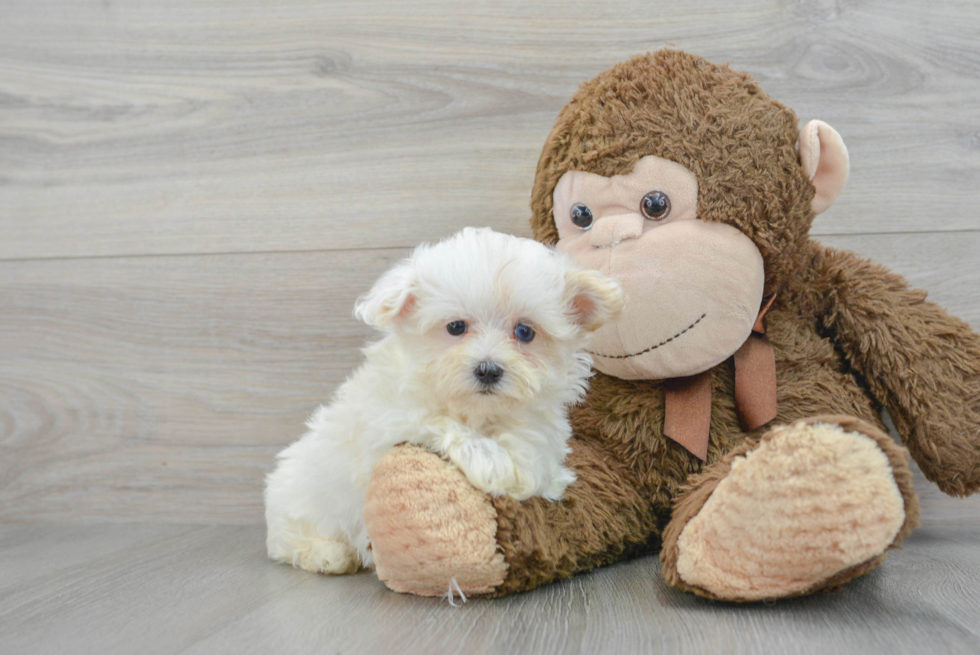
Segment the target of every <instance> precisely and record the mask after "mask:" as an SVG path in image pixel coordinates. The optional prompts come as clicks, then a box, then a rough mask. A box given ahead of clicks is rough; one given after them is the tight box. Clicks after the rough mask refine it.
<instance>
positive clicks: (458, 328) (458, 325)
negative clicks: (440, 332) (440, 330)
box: [446, 321, 466, 337]
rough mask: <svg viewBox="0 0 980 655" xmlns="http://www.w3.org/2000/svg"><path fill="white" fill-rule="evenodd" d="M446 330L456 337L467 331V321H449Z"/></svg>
mask: <svg viewBox="0 0 980 655" xmlns="http://www.w3.org/2000/svg"><path fill="white" fill-rule="evenodd" d="M446 332H448V333H449V334H451V335H453V336H454V337H458V336H459V335H461V334H463V333H464V332H466V321H453V322H452V323H447V324H446Z"/></svg>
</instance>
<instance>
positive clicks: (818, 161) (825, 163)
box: [796, 121, 850, 214]
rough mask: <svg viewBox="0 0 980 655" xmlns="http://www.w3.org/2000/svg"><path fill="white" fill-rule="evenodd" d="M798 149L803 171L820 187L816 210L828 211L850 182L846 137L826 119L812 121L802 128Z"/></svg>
mask: <svg viewBox="0 0 980 655" xmlns="http://www.w3.org/2000/svg"><path fill="white" fill-rule="evenodd" d="M796 151H797V152H798V153H799V155H800V165H801V166H802V167H803V172H804V173H806V176H807V177H808V178H810V182H812V183H813V186H814V188H816V190H817V193H816V195H814V196H813V205H812V207H813V211H814V212H815V213H817V214H819V213H820V212H823V211H826V210H827V209H828V208H829V207H830V206H831V205H832V204H834V201H835V200H837V196H839V195H840V193H841V191H843V190H844V185H846V184H847V174H848V171H849V170H850V164H849V161H848V157H847V147H846V146H845V145H844V139H842V138H840V134H838V133H837V130H835V129H834V128H832V127H831V126H829V125H827V124H826V123H824V122H823V121H810V122H809V123H807V124H806V125H804V126H803V129H802V130H800V138H799V141H797V142H796Z"/></svg>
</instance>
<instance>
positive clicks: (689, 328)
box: [585, 314, 707, 359]
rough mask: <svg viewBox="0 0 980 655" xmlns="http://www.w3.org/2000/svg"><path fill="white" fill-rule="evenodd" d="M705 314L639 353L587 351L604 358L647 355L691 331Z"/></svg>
mask: <svg viewBox="0 0 980 655" xmlns="http://www.w3.org/2000/svg"><path fill="white" fill-rule="evenodd" d="M705 316H707V314H701V316H700V317H699V318H698V320H696V321H694V322H693V323H691V324H690V325H688V326H687V327H686V328H684V329H683V330H681V331H680V332H678V333H677V334H675V335H674V336H672V337H671V338H669V339H665V340H663V341H661V342H660V343H658V344H656V345H655V346H650V347H649V348H647V349H646V350H641V351H640V352H638V353H633V354H632V355H602V354H600V353H594V352H592V351H591V350H586V351H585V352H587V353H589V354H590V355H593V356H595V357H602V358H604V359H628V358H630V357H636V356H637V355H645V354H646V353H648V352H650V351H651V350H656V349H657V348H659V347H660V346H665V345H667V344H668V343H670V342H671V341H673V340H674V339H676V338H677V337H679V336H681V335H682V334H684V333H685V332H688V331H689V330H691V329H692V328H693V327H694V326H695V325H697V324H698V323H700V322H701V321H702V320H704V317H705Z"/></svg>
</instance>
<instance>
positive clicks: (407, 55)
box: [0, 0, 980, 523]
mask: <svg viewBox="0 0 980 655" xmlns="http://www.w3.org/2000/svg"><path fill="white" fill-rule="evenodd" d="M978 33H980V3H977V2H976V1H975V0H958V1H950V2H941V3H940V2H924V1H921V0H920V1H916V0H869V1H861V2H858V1H854V2H850V1H839V2H834V1H820V0H818V1H790V0H754V1H749V2H737V3H735V2H729V1H722V0H699V1H697V2H684V3H679V2H666V1H662V0H657V1H655V2H641V1H640V0H628V1H611V2H601V3H597V2H592V1H589V2H585V1H566V2H560V3H559V2H536V3H525V2H496V1H495V2H474V3H469V2H467V3H461V2H454V1H451V0H431V1H422V2H398V1H397V0H384V1H380V2H374V1H371V2H367V1H363V0H352V1H344V2H339V1H333V0H328V1H325V0H315V1H314V0H310V1H300V0H285V1H282V2H275V3H273V2H258V1H255V0H236V1H234V2H232V1H230V0H201V1H198V0H183V1H180V2H164V1H163V0H133V1H126V2H121V1H120V2H116V1H113V0H104V1H101V2H100V1H90V0H84V1H75V0H72V1H69V0H54V1H53V2H44V3H41V2H37V1H36V0H6V1H5V2H4V3H3V6H2V7H0V521H53V520H58V521H77V522H95V521H106V520H108V521H145V522H175V523H176V522H187V523H255V522H259V521H261V520H262V517H261V497H260V492H261V485H262V476H263V474H264V472H266V471H268V470H269V468H270V467H271V465H272V461H273V455H274V453H275V452H276V451H277V450H278V449H279V448H281V447H282V446H283V445H284V444H286V443H288V442H289V441H291V440H292V439H293V438H295V437H296V436H297V435H298V434H299V433H300V432H301V430H302V423H303V420H304V418H305V416H306V415H307V414H308V413H309V412H310V411H311V410H312V409H313V408H314V407H315V405H316V403H318V402H320V401H324V400H326V399H328V398H329V396H330V393H331V391H332V390H333V389H334V388H335V387H336V385H337V384H338V383H339V382H340V381H341V380H342V379H343V377H344V376H345V375H346V373H347V372H349V371H350V370H351V369H352V368H353V367H354V366H355V365H356V364H357V362H358V361H359V354H358V352H357V349H358V347H359V346H360V345H361V343H362V342H363V341H364V339H365V338H366V337H367V336H368V331H367V329H366V328H364V327H363V326H360V325H358V324H357V323H356V322H355V321H354V320H353V319H352V318H351V317H350V308H351V306H352V303H353V300H354V298H355V297H356V296H357V295H358V294H359V293H361V292H362V291H364V290H365V289H366V288H367V287H368V285H369V284H370V283H371V281H372V280H373V279H374V278H375V277H376V276H377V275H378V274H379V273H380V272H381V271H382V270H384V269H385V268H386V267H387V266H388V265H390V264H391V263H392V262H393V261H395V260H396V259H398V258H399V257H401V256H402V255H403V254H404V253H405V252H406V251H407V249H408V248H410V247H411V246H413V245H415V244H417V243H418V242H420V241H422V240H426V239H433V238H438V237H441V236H443V235H446V234H448V233H450V232H452V231H453V230H455V229H456V228H458V227H461V226H464V225H490V226H492V227H494V228H497V229H500V230H505V231H510V232H514V233H518V234H523V235H526V234H528V227H527V224H526V223H527V216H528V207H527V205H528V196H529V192H530V188H531V182H532V178H533V174H534V167H535V164H536V161H537V156H538V152H539V149H540V147H541V144H542V143H543V141H544V139H545V137H546V135H547V134H548V132H549V130H550V128H551V126H552V124H553V121H554V118H555V115H556V113H557V111H558V110H559V109H560V108H561V106H562V105H563V104H564V103H565V102H566V101H567V100H568V98H569V97H570V95H571V94H572V93H573V91H574V90H575V88H576V86H577V85H578V84H579V83H581V82H582V81H585V80H587V79H589V78H590V77H592V76H593V75H595V74H596V73H598V72H600V71H602V70H603V69H605V68H607V67H608V66H610V65H612V64H614V63H615V62H617V61H619V60H621V59H623V58H625V57H628V56H629V55H631V54H636V53H641V52H644V51H648V50H652V49H656V48H659V47H663V46H665V45H670V46H674V47H678V48H683V49H687V50H690V51H693V52H697V53H699V54H702V55H704V56H706V57H708V58H710V59H713V60H716V61H729V62H731V63H732V64H733V65H734V66H736V67H738V68H741V69H745V70H748V71H749V72H751V73H752V74H753V75H755V76H756V77H757V78H758V79H759V80H760V81H761V82H762V84H763V86H764V88H765V89H766V90H767V91H768V92H769V93H770V94H772V95H773V96H774V97H776V98H778V99H780V100H782V101H783V102H785V103H786V104H788V105H789V106H791V107H793V108H795V109H796V111H797V113H798V114H799V115H800V117H801V119H802V120H806V119H809V118H821V119H823V120H826V121H828V122H829V123H831V124H832V125H834V126H835V127H836V128H837V129H838V130H839V131H840V133H841V134H842V135H843V136H844V139H845V141H846V142H847V144H848V146H849V148H850V152H851V161H852V174H851V179H850V183H849V187H848V189H847V191H845V194H844V196H843V197H842V198H841V200H840V201H839V202H838V204H837V205H836V206H835V207H834V208H832V209H831V210H830V211H829V212H827V213H826V214H825V215H823V216H821V217H820V218H818V220H817V222H816V224H815V225H814V233H815V234H817V235H819V236H820V238H821V239H822V240H823V241H825V242H826V243H828V244H832V245H834V246H839V247H844V248H849V249H852V250H856V251H858V252H861V253H864V254H867V255H868V256H870V257H873V258H875V259H877V260H879V261H882V262H884V263H886V264H887V265H889V266H891V267H894V268H895V269H897V270H899V271H901V272H903V273H904V274H906V275H907V276H908V277H909V278H910V279H911V280H912V281H913V282H914V283H915V284H917V285H919V286H922V287H924V288H927V289H929V290H930V292H931V297H932V298H933V299H935V300H937V301H939V302H941V303H943V304H945V305H947V306H948V307H949V308H950V309H951V310H952V311H953V312H954V313H956V314H957V315H959V316H961V317H962V318H964V319H966V320H968V321H970V322H971V323H972V325H973V326H974V327H975V328H978V329H980V265H978V253H980V109H978V107H980V39H978Z"/></svg>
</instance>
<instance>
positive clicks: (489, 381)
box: [473, 362, 504, 387]
mask: <svg viewBox="0 0 980 655" xmlns="http://www.w3.org/2000/svg"><path fill="white" fill-rule="evenodd" d="M473 375H475V376H476V379H477V380H478V381H479V382H480V384H482V385H484V386H486V387H492V386H493V385H495V384H497V383H498V382H500V378H502V377H503V376H504V369H502V368H501V367H500V366H499V365H498V364H495V363H494V362H480V363H479V364H477V366H476V368H475V369H473Z"/></svg>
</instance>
